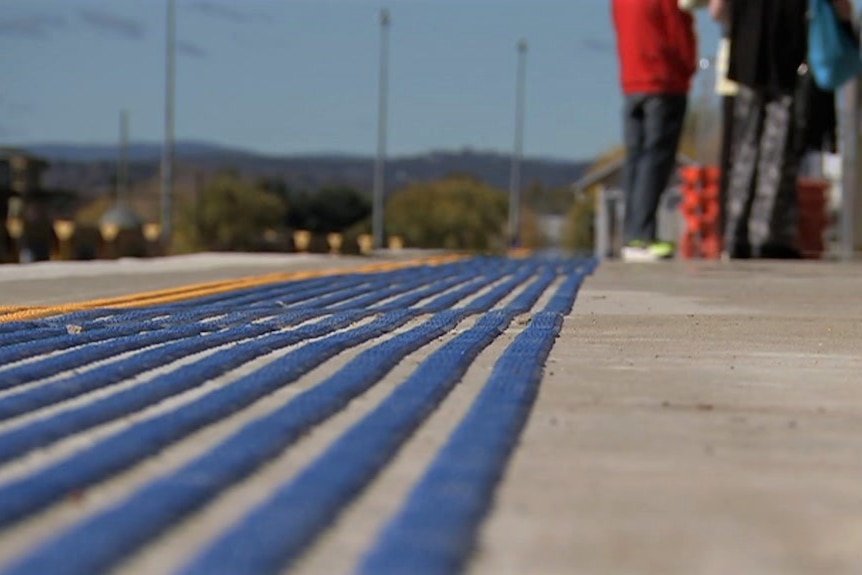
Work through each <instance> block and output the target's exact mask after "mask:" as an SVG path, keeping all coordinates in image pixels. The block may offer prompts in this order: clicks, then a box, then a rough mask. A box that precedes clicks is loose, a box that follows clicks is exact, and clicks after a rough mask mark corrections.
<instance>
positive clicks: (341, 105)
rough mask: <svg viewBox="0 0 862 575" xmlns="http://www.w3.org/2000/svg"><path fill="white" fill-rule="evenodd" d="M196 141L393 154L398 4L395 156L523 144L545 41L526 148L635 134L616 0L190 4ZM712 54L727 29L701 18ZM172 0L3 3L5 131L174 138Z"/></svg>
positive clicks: (602, 145)
mask: <svg viewBox="0 0 862 575" xmlns="http://www.w3.org/2000/svg"><path fill="white" fill-rule="evenodd" d="M177 4H178V9H177V12H178V14H177V18H178V37H179V42H180V55H179V58H178V86H177V120H176V134H177V137H178V138H179V139H194V140H204V141H208V142H212V143H219V144H225V145H230V146H237V147H242V148H247V149H251V150H256V151H261V152H267V153H272V154H297V153H313V152H344V153H356V154H367V155H371V154H374V152H375V150H376V126H377V98H378V90H377V85H378V50H379V38H380V27H379V11H380V9H381V8H382V7H387V8H388V9H389V10H390V12H391V15H392V27H391V36H390V50H391V51H390V58H391V60H390V62H391V63H390V66H391V68H390V91H389V101H390V108H389V131H388V134H389V137H388V150H389V153H390V154H391V155H405V154H413V153H421V152H426V151H429V150H453V149H460V148H463V147H471V148H474V149H479V150H497V151H504V152H508V151H510V150H511V149H512V145H513V140H514V123H515V118H514V116H515V76H516V63H517V51H516V44H517V42H518V40H519V39H521V38H523V39H525V40H527V42H528V43H529V52H528V60H527V62H528V63H527V114H526V135H525V141H524V151H525V153H526V154H527V155H528V156H545V157H554V158H563V159H581V158H587V157H591V156H593V155H595V154H597V153H600V152H601V151H602V150H604V149H606V148H608V147H610V146H613V145H615V144H616V143H617V142H618V141H619V130H620V123H619V107H620V102H621V99H620V95H619V87H618V81H617V62H616V55H615V49H614V38H613V31H612V27H611V22H610V14H609V1H608V0H390V1H389V2H388V3H381V2H379V1H367V0H178V2H177ZM699 30H700V40H701V46H702V51H703V53H704V54H712V53H713V52H714V50H715V45H716V42H717V30H716V29H715V26H714V25H713V24H712V22H710V21H709V20H708V18H706V17H705V16H704V15H701V16H700V19H699ZM164 42H165V2H164V0H0V143H2V144H26V143H37V142H75V143H77V142H82V143H108V142H114V141H116V139H117V133H118V127H117V126H118V115H119V112H120V110H121V109H123V108H126V109H128V110H129V112H130V115H131V133H132V139H133V140H136V141H138V140H148V141H159V140H161V138H162V134H163V128H162V125H163V103H164Z"/></svg>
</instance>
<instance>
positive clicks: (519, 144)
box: [509, 40, 527, 247]
mask: <svg viewBox="0 0 862 575" xmlns="http://www.w3.org/2000/svg"><path fill="white" fill-rule="evenodd" d="M526 77H527V41H526V40H521V41H520V42H518V74H517V80H516V87H515V149H514V152H513V154H512V172H511V177H510V179H509V242H510V247H518V246H519V245H520V243H521V238H520V235H521V234H520V230H521V157H522V155H523V152H524V108H525V100H526V97H525V95H526V94H525V93H526V87H525V84H526Z"/></svg>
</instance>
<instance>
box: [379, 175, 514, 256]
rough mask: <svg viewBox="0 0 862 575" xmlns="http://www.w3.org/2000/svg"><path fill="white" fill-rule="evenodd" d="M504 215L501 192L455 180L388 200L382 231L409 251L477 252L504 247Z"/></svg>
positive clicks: (405, 191)
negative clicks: (416, 248)
mask: <svg viewBox="0 0 862 575" xmlns="http://www.w3.org/2000/svg"><path fill="white" fill-rule="evenodd" d="M507 215H508V200H507V198H506V193H505V192H503V191H502V190H498V189H496V188H493V187H491V186H489V185H488V184H485V183H483V182H481V181H479V180H478V179H476V178H473V177H471V176H464V175H455V176H450V177H447V178H445V179H443V180H439V181H435V182H427V183H417V184H412V185H410V186H408V187H407V188H405V189H403V190H402V191H400V192H397V193H396V194H394V195H393V196H392V198H391V199H390V200H389V202H388V204H387V206H386V228H387V232H388V233H389V234H392V235H399V236H401V237H402V238H404V241H405V244H406V245H408V246H412V247H420V248H443V249H455V250H478V251H483V250H488V249H492V248H498V247H502V246H504V245H505V227H506V221H507Z"/></svg>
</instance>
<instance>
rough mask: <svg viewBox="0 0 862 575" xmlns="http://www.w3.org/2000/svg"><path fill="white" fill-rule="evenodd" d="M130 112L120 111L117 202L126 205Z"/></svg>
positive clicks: (127, 194)
mask: <svg viewBox="0 0 862 575" xmlns="http://www.w3.org/2000/svg"><path fill="white" fill-rule="evenodd" d="M128 196H129V112H128V110H122V111H121V112H120V157H119V158H118V162H117V204H118V205H120V206H125V205H127V203H128V199H129V197H128Z"/></svg>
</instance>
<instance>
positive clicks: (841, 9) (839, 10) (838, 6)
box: [832, 0, 853, 22]
mask: <svg viewBox="0 0 862 575" xmlns="http://www.w3.org/2000/svg"><path fill="white" fill-rule="evenodd" d="M832 6H833V7H834V8H835V14H837V15H838V18H839V19H841V20H844V21H845V22H849V21H850V20H853V2H852V0H832Z"/></svg>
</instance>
